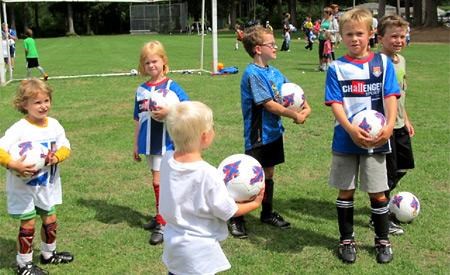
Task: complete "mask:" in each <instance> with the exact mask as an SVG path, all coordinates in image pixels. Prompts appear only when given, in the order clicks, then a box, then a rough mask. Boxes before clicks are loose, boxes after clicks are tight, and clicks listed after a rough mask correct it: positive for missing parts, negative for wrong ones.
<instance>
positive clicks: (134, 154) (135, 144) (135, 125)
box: [133, 120, 142, 161]
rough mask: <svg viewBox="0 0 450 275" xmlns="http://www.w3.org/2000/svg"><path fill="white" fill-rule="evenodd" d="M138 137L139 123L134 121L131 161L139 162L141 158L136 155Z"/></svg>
mask: <svg viewBox="0 0 450 275" xmlns="http://www.w3.org/2000/svg"><path fill="white" fill-rule="evenodd" d="M138 135H139V121H137V120H135V121H134V144H133V159H134V160H135V161H141V160H142V159H141V157H140V156H139V153H138Z"/></svg>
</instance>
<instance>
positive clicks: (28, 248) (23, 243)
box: [17, 227, 34, 254]
mask: <svg viewBox="0 0 450 275" xmlns="http://www.w3.org/2000/svg"><path fill="white" fill-rule="evenodd" d="M33 239H34V228H23V227H20V228H19V236H18V238H17V240H18V242H17V251H18V253H19V254H29V253H32V252H33Z"/></svg>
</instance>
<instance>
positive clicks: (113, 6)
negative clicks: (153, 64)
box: [6, 0, 445, 37]
mask: <svg viewBox="0 0 450 275" xmlns="http://www.w3.org/2000/svg"><path fill="white" fill-rule="evenodd" d="M171 2H172V3H175V2H177V0H173V1H171ZM178 2H187V3H188V16H189V18H190V20H189V21H191V22H192V21H198V20H200V17H201V2H202V1H199V0H184V1H183V0H182V1H178ZM364 2H367V1H355V0H346V1H343V0H336V1H327V0H275V1H274V0H258V1H256V0H221V1H217V5H218V9H217V10H218V17H219V18H221V19H222V22H225V23H224V24H223V25H224V27H228V28H229V29H233V26H234V25H235V24H236V23H241V24H245V23H246V22H248V21H251V20H255V19H256V20H260V21H266V20H269V21H270V22H271V24H272V26H274V27H275V28H280V27H281V20H282V17H283V14H284V13H285V12H289V13H290V14H291V20H292V22H293V23H294V24H295V23H297V24H300V23H301V22H302V21H303V19H304V18H305V16H307V15H310V16H312V17H313V18H319V17H320V15H321V11H322V9H323V7H325V6H328V5H330V4H332V3H337V4H339V5H340V6H341V7H352V5H353V3H356V4H362V3H364ZM377 2H378V11H379V13H378V17H381V16H382V15H384V12H385V7H386V5H387V4H389V5H393V6H396V7H398V6H401V7H404V8H405V11H406V13H405V17H406V19H407V20H408V21H409V22H410V23H411V24H412V25H413V26H416V27H417V26H424V27H434V26H437V25H438V24H439V22H438V16H437V11H436V8H437V6H438V5H441V4H444V2H445V1H440V0H391V1H389V0H379V1H377ZM205 4H206V16H207V18H210V15H211V1H209V0H206V2H205ZM130 5H131V4H130V3H126V2H124V3H117V2H115V3H109V2H74V3H71V2H47V3H46V2H41V3H38V2H25V3H8V4H7V5H6V7H7V16H8V23H9V25H10V26H12V27H14V28H15V29H16V30H17V31H18V33H19V35H20V34H21V33H23V30H24V29H25V28H32V29H33V30H34V33H35V35H36V36H41V37H42V36H63V35H92V34H121V33H129V30H130V15H129V9H130ZM132 5H136V4H132ZM410 7H412V8H413V12H412V14H411V13H410V9H409V8H410ZM208 21H211V20H210V19H209V20H208Z"/></svg>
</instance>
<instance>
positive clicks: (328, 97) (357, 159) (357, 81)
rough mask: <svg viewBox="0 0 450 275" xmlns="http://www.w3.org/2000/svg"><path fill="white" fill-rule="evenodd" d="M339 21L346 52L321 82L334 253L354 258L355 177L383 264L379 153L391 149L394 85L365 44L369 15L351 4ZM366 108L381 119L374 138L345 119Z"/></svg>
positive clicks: (383, 179)
mask: <svg viewBox="0 0 450 275" xmlns="http://www.w3.org/2000/svg"><path fill="white" fill-rule="evenodd" d="M339 23H340V28H339V29H340V31H341V35H342V42H343V43H344V44H345V46H346V47H347V49H348V52H347V54H346V55H345V56H343V57H341V58H339V59H338V60H336V61H334V62H333V63H332V64H331V66H330V68H329V70H328V72H327V78H326V83H325V104H326V105H328V106H330V107H331V110H332V112H333V115H334V116H335V119H336V124H335V127H334V136H333V143H332V152H333V156H332V164H331V172H330V180H329V184H330V186H332V187H335V188H337V189H339V194H338V197H337V200H336V207H337V214H338V225H339V232H340V242H339V248H338V254H339V257H340V258H341V259H342V260H343V261H344V262H347V263H353V262H355V260H356V249H355V241H354V232H353V209H354V207H353V198H354V193H355V189H356V187H357V183H358V177H359V179H360V189H361V190H362V191H364V192H367V193H368V194H369V198H370V204H371V212H372V220H373V221H374V227H375V249H376V258H377V262H379V263H388V262H390V261H391V260H392V258H393V256H392V249H391V244H390V241H389V237H388V232H389V209H388V203H389V201H388V199H387V198H386V196H385V194H384V192H385V191H386V190H388V189H389V187H388V183H387V176H386V157H385V154H386V153H388V152H390V151H391V148H390V144H389V137H390V136H391V135H392V131H393V128H394V123H395V118H396V113H397V97H399V95H400V88H399V86H398V83H397V79H396V75H395V70H394V66H393V65H392V62H391V61H390V59H389V58H388V57H387V56H385V55H383V54H374V53H373V52H371V51H370V50H369V49H368V47H367V45H368V43H369V37H370V36H371V35H372V30H371V25H372V14H371V13H370V12H369V11H368V10H365V9H353V10H350V11H348V12H346V13H345V14H344V15H343V16H342V17H341V18H340V22H339ZM366 109H367V110H376V111H378V112H381V113H383V114H384V115H385V116H386V119H387V123H386V126H384V127H383V129H382V130H381V132H380V133H379V134H378V136H376V137H375V138H371V137H370V136H369V134H368V133H367V132H366V131H364V130H363V129H361V128H359V127H358V126H354V125H352V123H351V121H352V119H353V116H354V115H355V114H357V113H358V112H360V111H362V110H366Z"/></svg>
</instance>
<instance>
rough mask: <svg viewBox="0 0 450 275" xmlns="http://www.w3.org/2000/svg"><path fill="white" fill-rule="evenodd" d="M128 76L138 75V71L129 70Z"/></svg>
mask: <svg viewBox="0 0 450 275" xmlns="http://www.w3.org/2000/svg"><path fill="white" fill-rule="evenodd" d="M130 75H132V76H135V75H138V71H137V70H136V69H131V70H130Z"/></svg>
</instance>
